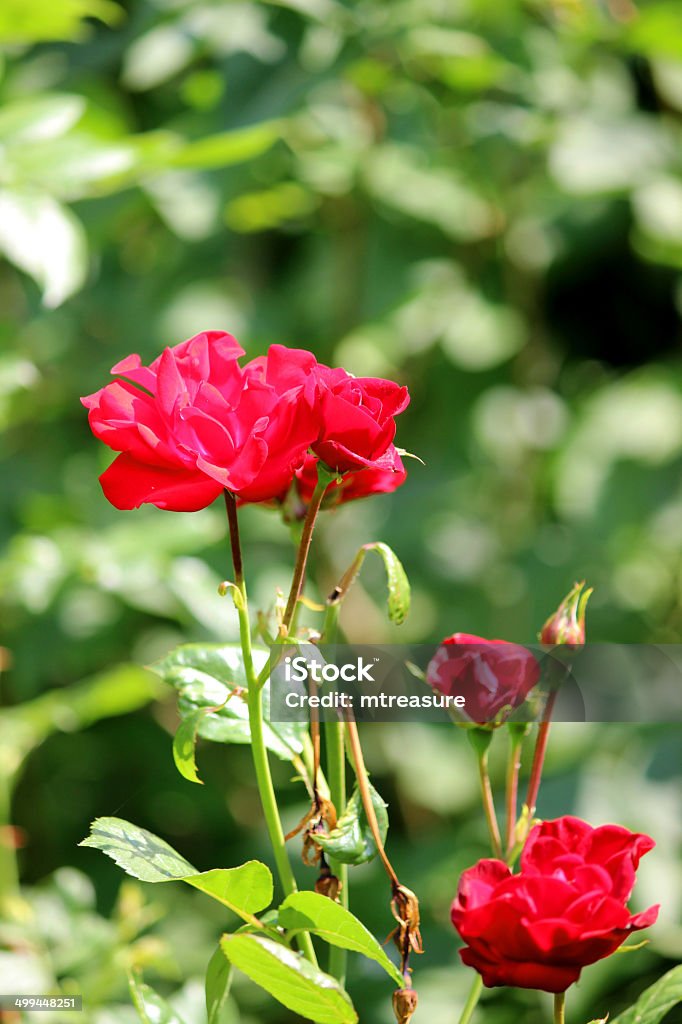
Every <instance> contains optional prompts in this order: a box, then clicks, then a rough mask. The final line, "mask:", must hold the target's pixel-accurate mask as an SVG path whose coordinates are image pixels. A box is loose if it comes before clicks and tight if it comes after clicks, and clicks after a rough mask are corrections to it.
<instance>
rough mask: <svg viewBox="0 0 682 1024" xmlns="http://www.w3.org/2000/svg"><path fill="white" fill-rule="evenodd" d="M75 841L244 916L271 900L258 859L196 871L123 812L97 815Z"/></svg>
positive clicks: (130, 870) (131, 871)
mask: <svg viewBox="0 0 682 1024" xmlns="http://www.w3.org/2000/svg"><path fill="white" fill-rule="evenodd" d="M79 845H80V846H91V847H93V848H94V849H96V850H101V851H102V853H105V854H106V855H107V857H110V858H111V859H112V860H113V861H114V862H115V863H116V864H118V866H119V867H120V868H123V870H124V871H125V872H126V874H128V875H132V877H133V878H139V879H140V881H141V882H186V883H187V885H191V886H192V887H193V888H194V889H199V891H200V892H203V893H205V895H207V896H210V897H211V898H212V899H214V900H217V901H218V902H219V903H222V904H223V906H226V907H228V908H229V909H230V910H232V911H233V912H234V913H235V914H237V915H238V916H239V917H241V918H242V919H243V920H246V921H251V920H252V916H253V914H256V913H258V911H259V910H263V908H264V907H267V906H268V905H269V904H270V903H271V901H272V891H273V887H272V875H271V874H270V871H269V869H268V868H267V867H266V866H265V864H261V863H260V861H257V860H251V861H247V863H246V864H242V865H240V866H239V867H236V868H214V869H213V870H211V871H201V872H199V871H197V869H196V868H195V867H193V866H192V865H191V864H190V863H189V861H187V860H185V858H184V857H182V856H181V855H180V854H179V853H177V851H176V850H174V849H173V847H172V846H169V845H168V843H166V842H164V840H163V839H160V838H159V837H158V836H155V835H154V834H153V833H152V832H147V830H146V829H143V828H139V827H138V826H137V825H133V824H131V823H130V822H129V821H124V820H123V819H122V818H97V819H96V820H95V821H94V822H93V823H92V825H91V826H90V835H89V836H88V837H87V839H84V840H83V841H82V842H81V843H80V844H79Z"/></svg>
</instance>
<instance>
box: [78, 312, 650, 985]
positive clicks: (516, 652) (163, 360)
mask: <svg viewBox="0 0 682 1024" xmlns="http://www.w3.org/2000/svg"><path fill="white" fill-rule="evenodd" d="M243 355H244V351H243V349H242V348H241V347H240V346H239V345H238V344H237V342H236V341H235V339H234V338H233V337H232V336H231V335H229V334H225V333H223V332H219V331H209V332H205V333H202V334H199V335H197V336H196V337H194V338H191V339H190V340H189V341H186V342H184V343H182V344H181V345H177V346H175V347H174V348H169V349H166V350H165V351H164V352H163V354H162V355H161V356H160V357H159V358H158V359H155V360H154V362H152V363H151V364H150V365H149V366H143V365H142V363H141V360H140V357H139V356H137V355H133V356H129V357H127V358H126V359H124V360H122V361H121V362H120V363H118V364H117V365H116V366H114V368H113V370H112V373H114V374H115V375H116V376H117V377H118V378H119V379H118V380H116V381H115V382H114V383H111V384H108V385H107V386H106V387H104V388H102V389H101V390H100V391H97V392H95V393H94V394H93V395H90V396H89V397H87V398H84V399H82V401H83V404H84V405H85V406H86V408H87V409H88V410H89V421H90V426H91V428H92V431H93V433H94V434H95V436H96V437H98V438H100V440H102V441H104V442H105V443H106V444H107V445H108V446H109V447H110V448H112V449H113V450H114V451H118V452H120V453H121V454H120V455H119V456H118V458H117V459H115V461H114V462H113V463H112V465H111V466H110V467H109V469H107V470H106V471H105V473H104V474H103V475H102V476H101V478H100V480H101V483H102V487H103V490H104V493H105V495H106V497H107V498H108V499H109V501H110V502H111V503H112V504H113V505H115V506H116V507H117V508H121V509H130V508H137V507H138V506H139V505H141V504H143V503H145V502H149V503H151V504H153V505H157V506H158V507H159V508H163V509H170V510H174V511H195V510H197V509H200V508H204V507H205V506H206V505H208V504H210V503H211V502H212V501H213V500H214V499H215V498H217V497H218V495H219V494H220V493H221V492H222V491H223V490H227V491H229V492H231V493H232V494H233V495H235V496H236V497H237V498H238V499H239V500H240V501H241V502H271V503H283V502H284V501H285V500H286V499H287V497H288V495H290V493H291V488H292V486H293V487H294V488H295V493H296V495H297V496H298V498H299V499H300V503H301V505H302V506H303V507H305V505H306V504H307V503H309V502H310V501H311V497H312V494H313V491H314V490H315V487H316V484H317V480H318V469H317V467H318V463H321V464H322V465H323V466H324V467H325V468H326V469H327V470H330V471H331V472H332V473H334V474H336V477H337V479H336V480H335V482H334V483H332V484H331V485H330V486H329V487H328V490H327V492H326V498H325V500H326V501H327V503H332V502H341V501H348V500H352V499H355V498H361V497H365V496H367V495H370V494H374V493H377V492H382V491H392V490H395V488H396V487H398V486H399V485H400V484H401V483H403V481H404V479H405V470H404V467H403V465H402V462H401V459H400V453H399V451H398V449H396V447H395V445H394V444H393V439H394V436H395V417H396V416H397V415H398V414H399V413H400V412H402V411H403V409H405V407H406V406H407V404H408V401H409V396H408V394H407V389H406V388H404V387H400V386H399V385H397V384H395V383H393V382H392V381H387V380H379V379H376V378H356V377H353V376H351V375H350V374H348V373H347V372H346V371H345V370H342V369H331V368H330V367H328V366H324V365H323V364H321V363H318V362H317V360H316V359H315V357H314V356H313V355H312V353H310V352H308V351H305V350H301V349H290V348H285V347H284V346H282V345H273V346H271V348H270V349H269V351H268V354H267V356H264V357H261V358H258V359H253V360H251V361H250V362H248V363H246V364H245V365H243V366H241V365H240V363H239V359H240V358H241V357H242V356H243ZM581 586H582V585H577V586H576V587H575V588H574V589H573V591H572V592H571V594H569V595H568V597H567V598H566V599H565V600H564V602H562V605H561V606H560V607H559V609H558V611H557V613H556V614H555V615H554V616H553V617H552V618H551V619H549V620H548V622H547V623H546V624H545V627H544V628H543V631H542V633H541V635H540V639H541V642H542V643H543V644H550V645H552V644H557V643H559V644H567V645H569V646H571V645H573V646H580V644H582V643H583V642H584V607H585V602H586V600H587V596H589V592H588V593H587V594H586V595H585V594H584V595H582V597H581V596H580V589H581ZM540 674H541V669H540V665H539V663H538V661H537V659H536V658H535V657H534V656H533V655H532V654H531V653H530V652H529V651H527V650H526V649H525V648H523V647H520V646H518V645H517V644H512V643H508V642H507V641H501V640H485V639H483V638H482V637H477V636H472V635H470V634H464V633H455V634H454V635H453V636H451V637H448V638H447V639H446V640H444V641H443V643H442V644H441V645H440V647H439V649H438V651H437V653H436V654H435V656H434V658H433V659H432V660H431V662H430V664H429V667H428V670H427V681H428V683H429V684H430V685H431V686H432V687H433V688H434V689H437V690H439V691H440V692H441V693H444V694H454V693H457V694H460V695H463V696H465V698H466V710H467V715H468V717H469V720H470V721H469V724H470V725H478V726H484V727H485V728H489V729H492V728H494V727H495V726H497V725H500V724H501V723H502V722H503V721H504V720H505V717H506V716H507V715H508V713H509V711H510V710H511V709H514V708H518V707H519V706H520V705H521V704H522V703H523V702H524V701H525V700H526V699H527V698H528V696H529V694H530V693H531V691H532V690H533V689H534V687H535V686H536V685H537V683H538V682H539V679H540ZM531 811H532V808H531ZM654 845H655V844H654V841H653V840H652V839H650V838H649V836H646V835H642V834H639V833H633V832H630V831H628V830H627V829H625V828H621V827H620V826H618V825H603V826H601V827H599V828H592V827H591V826H590V825H588V824H587V823H586V822H584V821H580V820H579V819H577V818H573V817H569V816H566V817H563V818H559V819H557V820H556V821H546V822H544V823H542V824H538V825H535V826H534V827H533V828H532V829H531V830H530V832H529V834H528V837H527V839H526V842H525V845H524V849H523V853H522V856H521V863H520V870H519V871H518V872H516V873H513V872H512V870H511V868H510V867H509V865H508V864H507V863H505V862H504V861H502V860H499V859H486V860H481V861H479V862H478V863H477V864H476V865H474V867H472V868H470V869H469V870H467V871H465V872H464V874H463V875H462V877H461V879H460V883H459V889H458V892H457V896H456V899H455V901H454V903H453V904H452V910H451V916H452V922H453V924H454V926H455V928H456V929H457V931H458V932H459V934H460V936H461V938H462V939H463V940H464V942H465V944H466V945H465V946H464V948H463V949H462V950H460V955H461V957H462V960H463V961H464V963H465V964H468V965H470V966H471V967H473V968H475V970H477V971H478V972H479V974H480V975H481V976H482V979H483V982H484V984H485V985H488V986H495V985H512V986H517V987H522V988H537V989H542V990H544V991H547V992H554V993H563V992H565V990H566V989H567V988H568V987H569V986H570V985H571V984H573V983H574V982H575V981H577V979H578V978H579V976H580V972H581V970H582V968H583V967H584V966H586V965H587V964H591V963H594V962H595V961H597V960H600V959H602V958H603V957H606V956H609V955H610V954H611V953H613V952H614V951H615V950H616V949H617V948H618V947H619V946H620V945H621V943H622V942H623V941H624V939H625V938H626V936H627V935H629V934H630V933H631V932H633V931H636V930H638V929H641V928H646V927H648V926H649V925H651V924H653V923H654V921H655V920H656V917H657V914H658V907H657V906H654V907H650V908H649V909H648V910H645V911H643V912H642V913H639V914H635V915H632V914H631V913H630V911H629V910H628V908H627V902H628V900H629V898H630V895H631V893H632V889H633V886H634V882H635V872H636V869H637V866H638V864H639V861H640V859H641V857H642V856H643V855H644V854H645V853H647V852H648V851H649V850H650V849H652V847H653V846H654Z"/></svg>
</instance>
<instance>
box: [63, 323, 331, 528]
mask: <svg viewBox="0 0 682 1024" xmlns="http://www.w3.org/2000/svg"><path fill="white" fill-rule="evenodd" d="M243 354H244V352H243V349H242V348H241V347H240V346H239V345H238V344H237V342H236V341H235V339H234V338H233V337H232V336H231V335H229V334H225V333H223V332H222V331H207V332H204V333H202V334H198V335H197V336H196V337H194V338H190V339H189V341H185V342H183V343H182V344H180V345H176V346H175V347H174V348H167V349H166V350H165V351H164V352H163V354H162V355H161V356H159V358H158V359H155V360H154V362H153V363H151V365H150V366H143V365H142V363H141V360H140V357H139V356H136V355H133V356H129V357H128V358H126V359H124V360H122V361H121V362H120V363H118V364H117V365H116V366H115V367H114V368H113V370H112V373H114V374H116V375H118V376H119V377H121V378H123V379H121V380H117V381H115V382H114V383H113V384H108V385H107V386H106V387H104V388H102V389H101V390H100V391H97V392H95V394H93V395H89V396H88V397H87V398H84V399H82V402H83V404H84V405H85V406H86V408H87V409H88V410H89V414H88V419H89V422H90V426H91V429H92V431H93V433H94V434H95V436H96V437H98V438H100V440H102V441H104V443H105V444H107V445H108V446H109V447H110V448H113V449H114V451H119V452H121V453H122V454H120V455H119V456H118V458H117V459H116V460H115V461H114V462H113V463H112V465H111V466H110V467H109V469H107V470H106V471H105V472H104V473H103V474H102V476H101V477H100V481H101V484H102V488H103V490H104V493H105V495H106V497H107V498H108V499H109V501H110V502H111V503H112V504H113V505H115V506H116V507H117V508H122V509H130V508H137V507H139V506H140V505H142V504H143V503H145V502H149V503H151V504H153V505H157V506H158V507H159V508H164V509H169V510H173V511H178V512H187V511H195V510H197V509H200V508H204V507H205V506H206V505H209V504H210V503H211V502H212V501H213V500H214V499H215V498H216V497H217V496H218V495H219V494H220V492H221V491H222V490H223V488H226V489H227V490H229V491H232V492H233V493H234V494H236V495H238V496H239V497H240V498H241V499H242V500H244V501H267V500H271V499H273V498H275V497H276V496H277V495H279V494H280V493H281V492H282V491H283V490H286V488H287V487H288V486H289V484H290V483H291V480H292V478H293V474H294V473H295V471H296V469H298V468H299V466H300V465H301V464H302V463H303V460H304V458H305V453H306V451H307V449H308V448H309V446H310V444H311V442H312V441H313V440H314V439H315V438H316V437H318V436H319V422H320V420H319V413H318V409H317V401H316V395H317V383H316V379H315V377H314V375H313V373H312V369H313V368H314V366H315V365H316V363H315V358H314V356H312V355H311V354H310V353H309V352H303V351H300V350H298V349H283V348H282V346H273V347H272V349H271V350H270V354H269V356H268V360H267V361H266V360H256V361H254V362H253V363H251V364H249V365H248V366H246V367H245V368H243V369H242V368H241V367H240V366H239V362H238V359H239V357H240V356H242V355H243Z"/></svg>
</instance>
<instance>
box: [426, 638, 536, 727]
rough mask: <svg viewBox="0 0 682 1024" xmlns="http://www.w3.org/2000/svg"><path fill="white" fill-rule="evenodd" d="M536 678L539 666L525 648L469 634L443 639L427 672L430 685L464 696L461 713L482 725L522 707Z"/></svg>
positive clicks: (451, 693)
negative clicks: (506, 710)
mask: <svg viewBox="0 0 682 1024" xmlns="http://www.w3.org/2000/svg"><path fill="white" fill-rule="evenodd" d="M539 678H540V665H539V664H538V661H537V660H536V658H535V657H534V656H533V655H532V654H531V652H530V651H527V650H526V649H525V647H520V646H519V645H518V644H512V643H509V642H508V641H507V640H484V639H483V637H480V636H474V635H473V634H471V633H453V635H452V636H449V637H447V638H446V639H445V640H443V642H442V643H441V645H440V647H439V648H438V650H437V651H436V653H435V655H434V656H433V658H432V659H431V661H430V662H429V665H428V668H427V670H426V681H427V682H428V683H429V685H430V686H432V687H433V688H434V689H435V690H438V691H439V692H440V693H443V694H445V695H446V696H453V697H454V696H457V695H461V696H462V697H465V698H466V703H465V709H464V713H465V714H466V716H467V718H469V719H470V720H471V721H472V722H477V723H478V724H481V725H483V724H485V723H492V722H494V721H495V719H496V718H497V716H498V715H499V714H500V712H501V711H502V710H503V709H504V708H516V707H518V706H519V705H520V704H522V703H523V702H524V700H525V699H526V697H527V696H528V694H529V693H530V691H531V690H532V689H533V687H534V686H535V684H536V683H537V681H538V679H539Z"/></svg>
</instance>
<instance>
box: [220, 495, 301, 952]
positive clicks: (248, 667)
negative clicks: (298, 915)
mask: <svg viewBox="0 0 682 1024" xmlns="http://www.w3.org/2000/svg"><path fill="white" fill-rule="evenodd" d="M225 508H226V510H227V520H228V523H229V529H230V547H231V550H232V563H233V566H234V575H235V583H236V585H237V588H238V590H239V593H240V598H238V599H237V601H235V604H236V607H237V614H238V616H239V638H240V641H241V648H242V656H243V659H244V672H245V674H246V682H247V685H248V692H247V698H248V708H249V728H250V731H251V755H252V757H253V766H254V769H255V773H256V782H257V784H258V792H259V794H260V800H261V804H262V807H263V814H264V817H265V822H266V825H267V829H268V835H269V837H270V843H271V845H272V851H273V855H274V858H275V865H276V867H277V874H278V876H279V880H280V883H281V886H282V889H283V890H284V894H285V896H289V895H291V893H293V892H296V880H295V879H294V874H293V871H292V869H291V864H290V863H289V857H288V855H287V851H286V846H285V843H284V830H283V829H282V822H281V821H280V817H279V808H278V806H277V797H276V796H275V788H274V786H273V783H272V775H271V774H270V764H269V761H268V753H267V749H266V746H265V740H264V736H263V691H262V687H261V688H259V687H258V681H257V678H256V672H255V669H254V665H253V653H252V647H251V627H250V624H249V611H248V601H247V596H246V584H245V582H244V570H243V564H242V554H241V545H240V542H239V524H238V521H237V503H236V501H235V498H234V495H232V494H230V493H229V492H228V491H225ZM298 943H299V945H300V948H301V952H302V953H303V954H304V955H305V956H306V958H307V959H308V960H310V961H311V963H313V964H316V963H317V958H316V956H315V950H314V948H313V944H312V940H311V938H310V935H309V934H308V932H301V933H300V935H299V936H298Z"/></svg>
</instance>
